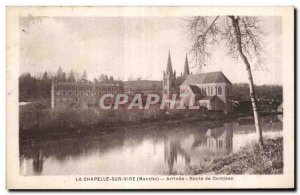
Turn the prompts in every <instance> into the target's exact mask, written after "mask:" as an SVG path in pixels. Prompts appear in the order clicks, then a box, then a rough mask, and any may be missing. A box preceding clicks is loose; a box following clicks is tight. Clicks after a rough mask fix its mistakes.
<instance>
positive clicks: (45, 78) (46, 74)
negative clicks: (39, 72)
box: [43, 71, 49, 81]
mask: <svg viewBox="0 0 300 195" xmlns="http://www.w3.org/2000/svg"><path fill="white" fill-rule="evenodd" d="M48 79H49V78H48V73H47V71H45V72H44V74H43V80H44V81H48Z"/></svg>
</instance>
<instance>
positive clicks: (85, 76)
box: [81, 70, 88, 83]
mask: <svg viewBox="0 0 300 195" xmlns="http://www.w3.org/2000/svg"><path fill="white" fill-rule="evenodd" d="M81 82H82V83H87V82H88V80H87V73H86V70H84V72H83V74H82V77H81Z"/></svg>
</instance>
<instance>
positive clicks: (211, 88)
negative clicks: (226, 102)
mask: <svg viewBox="0 0 300 195" xmlns="http://www.w3.org/2000/svg"><path fill="white" fill-rule="evenodd" d="M213 94H214V92H213V87H210V95H213Z"/></svg>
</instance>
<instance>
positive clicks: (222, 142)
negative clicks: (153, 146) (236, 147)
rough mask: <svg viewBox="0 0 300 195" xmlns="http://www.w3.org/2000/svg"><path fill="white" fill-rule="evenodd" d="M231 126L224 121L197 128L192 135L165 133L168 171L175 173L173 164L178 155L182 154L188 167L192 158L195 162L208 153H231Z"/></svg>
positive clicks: (204, 157) (204, 158)
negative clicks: (208, 126) (216, 125)
mask: <svg viewBox="0 0 300 195" xmlns="http://www.w3.org/2000/svg"><path fill="white" fill-rule="evenodd" d="M232 127H233V125H232V123H225V124H224V125H223V126H220V127H214V128H206V129H199V130H198V131H196V132H193V133H192V134H191V135H192V136H189V135H188V134H187V135H185V136H182V135H181V134H171V135H170V134H167V135H165V137H164V154H165V163H167V165H168V173H169V174H175V173H176V170H175V171H174V164H176V163H177V158H178V156H183V158H184V163H185V167H190V165H191V162H192V160H194V158H195V161H196V162H199V161H200V160H206V156H208V155H215V154H229V153H231V152H232V138H233V129H232ZM201 157H202V159H201ZM199 158H200V159H199Z"/></svg>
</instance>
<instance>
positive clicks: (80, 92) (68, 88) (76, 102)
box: [51, 81, 124, 108]
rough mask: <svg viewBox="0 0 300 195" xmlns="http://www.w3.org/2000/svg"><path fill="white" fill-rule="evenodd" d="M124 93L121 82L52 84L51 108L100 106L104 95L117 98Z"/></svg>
mask: <svg viewBox="0 0 300 195" xmlns="http://www.w3.org/2000/svg"><path fill="white" fill-rule="evenodd" d="M123 91H124V88H123V83H122V82H121V81H107V82H100V83H97V84H95V83H87V82H59V83H52V87H51V108H55V107H92V106H98V104H99V99H100V98H101V96H103V95H104V94H113V95H114V96H116V95H117V94H121V93H123Z"/></svg>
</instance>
